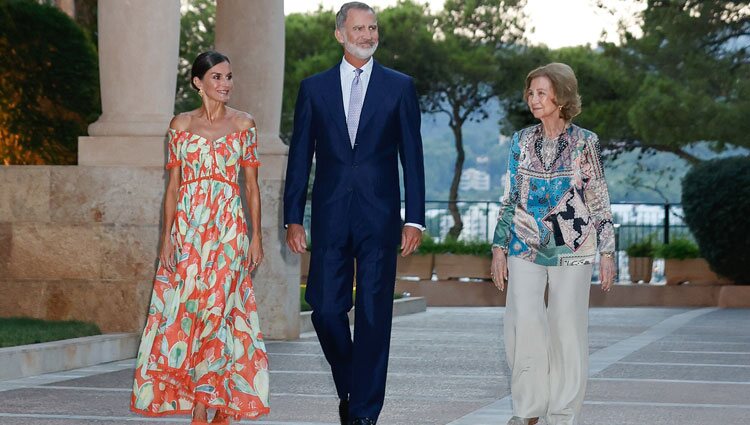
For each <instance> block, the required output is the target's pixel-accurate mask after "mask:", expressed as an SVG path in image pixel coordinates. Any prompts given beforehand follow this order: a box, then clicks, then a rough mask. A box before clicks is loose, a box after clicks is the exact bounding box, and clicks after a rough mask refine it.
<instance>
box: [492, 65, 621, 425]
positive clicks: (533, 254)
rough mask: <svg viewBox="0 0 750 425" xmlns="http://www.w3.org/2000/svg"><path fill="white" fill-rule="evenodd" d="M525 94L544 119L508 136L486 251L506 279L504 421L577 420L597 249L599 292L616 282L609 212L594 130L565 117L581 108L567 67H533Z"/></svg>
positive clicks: (501, 283) (521, 424)
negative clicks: (508, 401) (509, 408)
mask: <svg viewBox="0 0 750 425" xmlns="http://www.w3.org/2000/svg"><path fill="white" fill-rule="evenodd" d="M525 98H526V102H527V104H528V105H529V109H530V110H531V113H532V114H533V115H534V117H535V118H537V119H538V120H539V121H540V123H539V124H537V125H534V126H531V127H528V128H525V129H523V130H521V131H518V132H516V133H515V134H514V135H513V138H512V141H511V147H510V155H509V160H508V173H507V175H506V181H505V183H506V188H505V195H504V197H503V203H502V209H501V211H500V215H499V217H498V221H497V227H496V229H495V236H494V240H493V249H492V254H493V259H492V274H493V281H494V283H495V285H496V286H497V288H498V289H500V290H501V291H502V290H503V289H504V288H505V283H506V281H508V296H507V308H506V312H505V318H504V327H505V350H506V357H507V360H508V364H509V366H510V369H511V371H512V378H511V395H512V399H513V414H514V416H513V418H511V420H510V421H509V422H508V424H509V425H527V424H536V423H537V422H538V421H539V418H544V419H545V420H546V422H547V423H548V424H550V425H560V424H566V425H568V424H569V425H573V424H579V423H581V420H580V412H581V406H582V405H583V397H584V393H585V390H586V379H587V374H588V301H589V287H590V282H591V274H592V267H593V266H592V264H593V262H594V258H595V257H596V254H597V250H598V252H599V254H600V256H601V261H600V264H601V270H600V274H599V275H600V277H601V281H602V289H603V290H605V291H609V290H610V288H611V287H612V283H613V280H614V274H615V273H614V270H615V268H614V259H613V251H614V246H615V237H614V228H613V225H612V213H611V211H610V206H609V195H608V193H607V184H606V182H605V180H604V172H603V170H602V164H601V158H600V149H599V141H598V139H597V136H596V134H594V133H592V132H591V131H588V130H585V129H583V128H580V127H578V126H576V125H575V124H573V123H572V122H571V120H572V119H573V117H575V116H576V115H578V114H579V113H580V111H581V98H580V96H579V95H578V82H577V80H576V77H575V74H574V73H573V70H572V69H571V68H570V67H569V66H568V65H565V64H562V63H550V64H548V65H545V66H543V67H540V68H537V69H535V70H533V71H531V72H530V73H529V75H528V76H527V77H526V91H525ZM547 285H549V298H548V305H547V306H545V303H544V291H545V288H546V287H547Z"/></svg>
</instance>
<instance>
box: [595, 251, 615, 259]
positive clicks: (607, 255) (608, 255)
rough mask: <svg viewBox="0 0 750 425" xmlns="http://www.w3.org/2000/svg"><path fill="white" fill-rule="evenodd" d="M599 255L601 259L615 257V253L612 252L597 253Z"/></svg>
mask: <svg viewBox="0 0 750 425" xmlns="http://www.w3.org/2000/svg"><path fill="white" fill-rule="evenodd" d="M599 255H601V256H602V257H607V258H614V257H615V253H614V252H612V251H602V252H600V253H599Z"/></svg>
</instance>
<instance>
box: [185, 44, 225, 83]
mask: <svg viewBox="0 0 750 425" xmlns="http://www.w3.org/2000/svg"><path fill="white" fill-rule="evenodd" d="M222 62H227V63H231V62H229V58H228V57H226V56H224V55H222V54H221V53H219V52H214V51H213V50H209V51H207V52H203V53H201V54H200V55H198V57H197V58H195V60H194V61H193V67H192V68H191V69H190V85H191V86H193V88H194V89H196V90H198V87H196V86H195V83H194V82H193V78H195V77H198V78H199V79H201V80H202V79H203V76H204V75H206V72H208V70H209V69H211V68H213V67H214V66H216V65H218V64H220V63H222Z"/></svg>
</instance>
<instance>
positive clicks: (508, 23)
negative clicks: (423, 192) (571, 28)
mask: <svg viewBox="0 0 750 425" xmlns="http://www.w3.org/2000/svg"><path fill="white" fill-rule="evenodd" d="M525 3H526V2H525V0H519V1H504V0H485V1H476V0H447V1H446V2H445V5H444V10H443V11H442V13H440V14H439V15H438V16H437V19H436V26H435V29H434V34H435V36H434V38H433V40H434V41H435V44H436V49H434V50H433V52H434V53H436V56H434V57H433V58H432V61H431V65H432V66H434V67H435V71H434V72H435V73H436V74H437V75H436V77H435V78H433V79H431V80H430V81H429V82H427V89H426V91H425V92H424V93H423V94H422V106H423V109H424V110H425V111H426V112H431V113H442V114H445V115H447V116H448V118H449V121H448V126H449V127H450V129H451V131H452V133H453V141H454V144H455V148H456V162H455V165H454V169H453V179H452V181H451V186H450V190H449V192H448V209H449V211H450V213H451V217H452V218H453V226H452V227H451V228H450V230H449V231H448V237H449V238H452V239H458V237H459V235H460V234H461V231H462V230H463V221H462V220H461V214H460V211H459V209H458V204H457V202H458V188H459V184H460V183H461V174H462V172H463V165H464V161H465V158H466V155H465V149H464V139H463V125H464V124H465V123H466V122H467V121H480V120H483V119H486V118H487V116H488V110H487V107H488V105H489V104H490V100H492V99H493V98H495V97H496V95H497V92H498V87H501V84H500V83H499V80H498V79H496V78H495V75H496V74H497V72H498V65H499V62H498V61H497V60H496V58H497V53H496V52H498V51H503V50H506V49H512V48H513V46H515V45H516V44H517V43H518V42H519V41H520V40H521V37H522V36H523V27H524V23H525V17H524V15H523V12H522V9H523V7H524V6H525Z"/></svg>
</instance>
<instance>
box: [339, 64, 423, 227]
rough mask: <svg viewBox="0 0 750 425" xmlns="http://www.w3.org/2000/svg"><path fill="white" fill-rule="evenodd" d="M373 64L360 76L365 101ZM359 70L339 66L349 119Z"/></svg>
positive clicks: (365, 65) (415, 225)
mask: <svg viewBox="0 0 750 425" xmlns="http://www.w3.org/2000/svg"><path fill="white" fill-rule="evenodd" d="M372 64H373V59H372V57H370V60H368V61H367V63H365V64H364V65H362V68H360V69H361V70H362V73H361V74H359V79H360V84H362V98H363V99H365V98H366V95H367V86H368V85H369V84H370V76H371V75H372ZM356 69H357V68H355V67H354V65H352V64H350V63H349V62H347V60H346V58H344V59H342V60H341V65H340V66H339V72H340V73H341V98H342V100H343V101H344V116H346V117H347V118H348V117H349V97H350V95H351V92H352V83H353V82H354V77H355V76H356V75H357V74H356V73H355V72H354V71H355V70H356ZM404 226H411V227H416V228H417V229H419V230H421V231H423V232H424V230H425V227H424V226H422V225H419V224H417V223H404Z"/></svg>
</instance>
